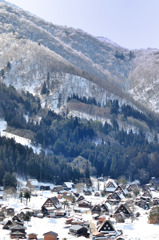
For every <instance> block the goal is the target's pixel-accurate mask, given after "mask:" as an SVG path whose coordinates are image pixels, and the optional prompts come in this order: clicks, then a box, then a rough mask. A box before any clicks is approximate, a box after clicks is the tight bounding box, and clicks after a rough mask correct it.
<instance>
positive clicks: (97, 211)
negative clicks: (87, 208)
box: [91, 204, 101, 214]
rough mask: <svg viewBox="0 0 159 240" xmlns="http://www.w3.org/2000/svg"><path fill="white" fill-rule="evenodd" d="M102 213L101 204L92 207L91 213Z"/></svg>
mask: <svg viewBox="0 0 159 240" xmlns="http://www.w3.org/2000/svg"><path fill="white" fill-rule="evenodd" d="M96 213H97V214H100V213H101V206H100V205H99V204H96V205H94V206H93V207H92V209H91V214H96Z"/></svg>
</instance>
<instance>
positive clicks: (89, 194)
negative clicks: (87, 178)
mask: <svg viewBox="0 0 159 240" xmlns="http://www.w3.org/2000/svg"><path fill="white" fill-rule="evenodd" d="M83 193H84V195H85V196H91V195H92V192H91V190H83Z"/></svg>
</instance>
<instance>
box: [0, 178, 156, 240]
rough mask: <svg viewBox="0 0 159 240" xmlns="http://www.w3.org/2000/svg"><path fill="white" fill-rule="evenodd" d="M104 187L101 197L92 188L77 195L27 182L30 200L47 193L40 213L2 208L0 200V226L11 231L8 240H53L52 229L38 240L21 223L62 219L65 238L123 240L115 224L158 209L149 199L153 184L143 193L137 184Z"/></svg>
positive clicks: (71, 187) (112, 183)
mask: <svg viewBox="0 0 159 240" xmlns="http://www.w3.org/2000/svg"><path fill="white" fill-rule="evenodd" d="M152 180H153V179H152ZM155 184H156V183H155ZM103 186H104V189H103V190H104V191H102V192H104V196H103V195H102V196H101V192H100V191H97V189H93V188H90V189H88V188H83V191H82V192H80V193H78V192H77V191H76V190H75V188H74V187H75V186H74V184H73V183H70V182H66V183H64V184H63V185H58V186H54V187H53V188H52V189H51V188H50V186H49V185H40V186H39V183H38V181H37V180H36V179H29V180H28V182H27V184H26V188H27V189H28V190H29V191H30V192H31V194H32V195H33V196H36V192H38V191H39V192H40V191H50V193H52V197H48V198H47V199H46V200H45V201H44V202H43V204H42V205H41V207H40V209H31V208H29V207H27V206H26V207H25V208H23V209H21V211H19V212H18V213H17V212H15V209H14V208H13V207H9V206H6V205H4V204H3V200H1V204H0V224H1V225H2V226H3V227H2V229H3V230H10V238H11V239H29V240H31V239H32V240H33V239H36V240H39V239H40V240H41V239H43V240H56V239H59V238H58V232H54V231H52V230H51V229H50V231H49V232H46V233H44V234H43V238H38V234H37V233H29V234H27V233H26V232H27V229H26V224H24V223H25V221H29V218H30V217H38V218H65V226H67V227H68V234H70V235H72V236H74V237H75V238H78V237H79V236H83V237H85V238H89V239H93V240H97V239H118V240H119V239H120V240H122V239H126V238H125V237H124V233H122V231H121V230H118V229H115V223H124V222H125V221H126V220H127V219H129V220H131V221H133V220H134V219H136V218H138V217H139V215H140V211H139V210H138V211H135V208H137V209H140V208H142V209H143V210H148V209H150V208H151V207H152V206H156V205H159V198H157V197H153V196H152V192H153V191H155V190H156V188H158V185H154V183H153V181H151V182H150V183H149V184H147V185H145V186H144V187H143V188H142V189H141V187H140V186H139V184H138V183H137V182H133V183H131V184H129V185H128V186H126V187H124V186H122V185H119V184H117V183H116V181H115V180H113V179H108V180H107V181H106V182H104V184H103ZM92 199H93V200H92ZM96 199H97V200H98V201H96ZM83 213H87V214H89V215H90V220H89V221H88V220H85V218H84V217H83V216H84V215H83Z"/></svg>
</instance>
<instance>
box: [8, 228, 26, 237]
mask: <svg viewBox="0 0 159 240" xmlns="http://www.w3.org/2000/svg"><path fill="white" fill-rule="evenodd" d="M10 230H11V232H10V238H11V239H15V238H17V239H26V233H25V230H26V228H25V227H23V226H20V225H15V226H12V227H10Z"/></svg>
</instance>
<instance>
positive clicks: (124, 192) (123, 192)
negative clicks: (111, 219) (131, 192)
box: [115, 185, 128, 197]
mask: <svg viewBox="0 0 159 240" xmlns="http://www.w3.org/2000/svg"><path fill="white" fill-rule="evenodd" d="M118 191H120V192H121V193H122V194H123V196H124V197H125V196H126V195H127V194H128V190H127V189H123V188H122V187H121V186H120V185H118V186H117V188H116V189H115V192H118Z"/></svg>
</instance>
